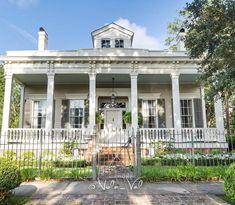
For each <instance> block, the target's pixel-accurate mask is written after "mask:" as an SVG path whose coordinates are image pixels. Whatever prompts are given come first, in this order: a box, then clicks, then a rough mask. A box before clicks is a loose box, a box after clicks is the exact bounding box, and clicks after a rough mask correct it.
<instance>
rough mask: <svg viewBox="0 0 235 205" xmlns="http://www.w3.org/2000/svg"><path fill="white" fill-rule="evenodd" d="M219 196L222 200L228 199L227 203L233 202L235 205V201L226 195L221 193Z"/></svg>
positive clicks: (232, 204)
mask: <svg viewBox="0 0 235 205" xmlns="http://www.w3.org/2000/svg"><path fill="white" fill-rule="evenodd" d="M218 197H219V198H221V199H222V200H224V201H226V202H227V203H229V204H231V205H235V201H234V200H231V199H229V198H228V197H227V196H226V195H219V196H218Z"/></svg>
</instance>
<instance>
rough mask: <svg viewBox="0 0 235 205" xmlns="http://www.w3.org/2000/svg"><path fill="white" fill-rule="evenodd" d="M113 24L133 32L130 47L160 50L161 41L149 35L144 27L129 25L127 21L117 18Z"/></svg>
mask: <svg viewBox="0 0 235 205" xmlns="http://www.w3.org/2000/svg"><path fill="white" fill-rule="evenodd" d="M115 23H116V24H118V25H120V26H122V27H124V28H126V29H129V30H131V31H133V32H134V40H133V45H132V47H134V48H146V49H152V50H158V49H162V47H163V45H162V43H161V40H160V39H159V38H157V37H155V36H151V35H149V34H148V33H147V28H146V27H143V26H140V25H137V24H135V23H131V22H130V21H129V20H128V19H124V18H119V19H118V20H117V21H115Z"/></svg>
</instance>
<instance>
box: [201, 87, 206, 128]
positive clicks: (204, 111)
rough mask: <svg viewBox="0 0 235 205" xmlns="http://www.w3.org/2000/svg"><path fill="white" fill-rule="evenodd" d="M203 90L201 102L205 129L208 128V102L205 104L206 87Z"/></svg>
mask: <svg viewBox="0 0 235 205" xmlns="http://www.w3.org/2000/svg"><path fill="white" fill-rule="evenodd" d="M200 90H201V100H202V118H203V128H207V119H206V102H205V92H204V87H201V88H200Z"/></svg>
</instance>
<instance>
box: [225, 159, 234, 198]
mask: <svg viewBox="0 0 235 205" xmlns="http://www.w3.org/2000/svg"><path fill="white" fill-rule="evenodd" d="M224 191H225V193H226V195H227V196H228V197H229V198H231V199H232V200H235V163H233V164H231V165H230V166H229V168H228V169H227V171H226V172H225V177H224Z"/></svg>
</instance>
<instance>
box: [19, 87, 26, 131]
mask: <svg viewBox="0 0 235 205" xmlns="http://www.w3.org/2000/svg"><path fill="white" fill-rule="evenodd" d="M20 87H21V89H20V119H19V127H20V128H23V127H24V101H25V99H24V97H25V86H24V85H21V86H20Z"/></svg>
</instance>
